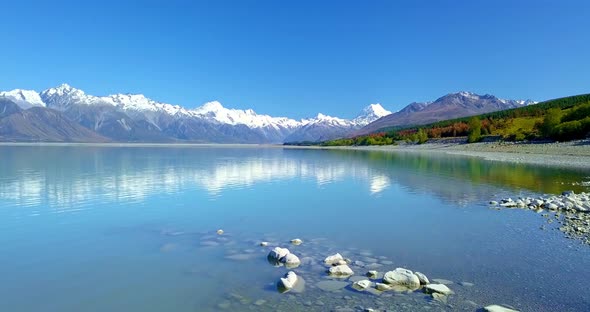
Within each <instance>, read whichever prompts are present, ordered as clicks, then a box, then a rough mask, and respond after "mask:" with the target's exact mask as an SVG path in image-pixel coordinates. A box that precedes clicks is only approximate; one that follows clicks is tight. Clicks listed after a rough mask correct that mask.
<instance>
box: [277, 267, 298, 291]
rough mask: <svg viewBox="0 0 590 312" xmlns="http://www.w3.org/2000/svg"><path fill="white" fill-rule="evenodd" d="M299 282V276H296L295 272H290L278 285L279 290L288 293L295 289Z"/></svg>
mask: <svg viewBox="0 0 590 312" xmlns="http://www.w3.org/2000/svg"><path fill="white" fill-rule="evenodd" d="M297 280H298V277H297V274H295V272H293V271H289V272H288V273H287V274H285V276H284V277H281V279H280V280H279V282H278V283H277V288H278V289H279V291H280V292H281V293H284V292H287V291H289V290H291V289H293V287H295V283H297Z"/></svg>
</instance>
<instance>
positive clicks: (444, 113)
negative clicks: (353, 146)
mask: <svg viewBox="0 0 590 312" xmlns="http://www.w3.org/2000/svg"><path fill="white" fill-rule="evenodd" d="M536 103H537V102H535V101H532V100H503V99H499V98H497V97H495V96H493V95H490V94H485V95H478V94H475V93H472V92H465V91H463V92H457V93H450V94H447V95H445V96H442V97H440V98H438V99H437V100H436V101H434V102H424V103H417V102H414V103H411V104H409V105H408V106H406V107H404V108H403V109H402V110H400V111H398V112H395V113H393V114H389V115H387V116H384V117H381V118H379V119H377V120H375V121H373V122H371V123H370V124H367V125H366V126H364V127H363V128H361V129H359V130H356V131H353V132H352V133H351V134H350V135H349V136H358V135H366V134H370V133H373V132H376V131H379V130H382V129H387V128H393V127H405V126H418V125H425V124H429V123H433V122H437V121H442V120H448V119H454V118H460V117H466V116H473V115H479V114H485V113H490V112H495V111H500V110H505V109H510V108H516V107H520V106H524V105H532V104H536Z"/></svg>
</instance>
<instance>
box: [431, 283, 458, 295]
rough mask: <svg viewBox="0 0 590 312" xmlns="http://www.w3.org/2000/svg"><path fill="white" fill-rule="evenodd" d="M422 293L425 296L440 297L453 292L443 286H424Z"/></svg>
mask: <svg viewBox="0 0 590 312" xmlns="http://www.w3.org/2000/svg"><path fill="white" fill-rule="evenodd" d="M424 292H425V293H427V294H432V293H439V294H442V295H450V294H452V293H453V291H452V290H450V289H449V287H447V286H446V285H444V284H428V285H426V286H424Z"/></svg>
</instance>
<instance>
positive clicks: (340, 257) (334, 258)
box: [324, 253, 344, 265]
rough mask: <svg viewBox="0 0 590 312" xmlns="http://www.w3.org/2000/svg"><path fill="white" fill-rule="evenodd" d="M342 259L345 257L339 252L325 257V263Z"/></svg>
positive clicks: (330, 263)
mask: <svg viewBox="0 0 590 312" xmlns="http://www.w3.org/2000/svg"><path fill="white" fill-rule="evenodd" d="M341 260H344V258H343V257H342V255H341V254H339V253H337V254H334V255H331V256H328V257H326V259H324V263H325V264H329V265H332V264H335V263H337V262H339V261H341Z"/></svg>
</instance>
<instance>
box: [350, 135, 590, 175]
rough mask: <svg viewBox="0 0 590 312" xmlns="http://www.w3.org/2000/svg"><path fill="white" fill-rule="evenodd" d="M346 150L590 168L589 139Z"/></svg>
mask: <svg viewBox="0 0 590 312" xmlns="http://www.w3.org/2000/svg"><path fill="white" fill-rule="evenodd" d="M345 148H346V149H349V148H350V149H360V150H380V151H407V152H429V153H430V152H437V153H447V154H456V155H464V156H473V157H481V158H484V159H487V160H492V161H505V162H514V163H526V164H536V165H545V166H555V167H570V168H584V169H590V140H580V141H571V142H556V143H513V142H490V143H472V144H465V143H458V142H452V141H448V140H445V141H440V142H428V143H425V144H420V145H418V144H401V145H390V146H364V147H345Z"/></svg>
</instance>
